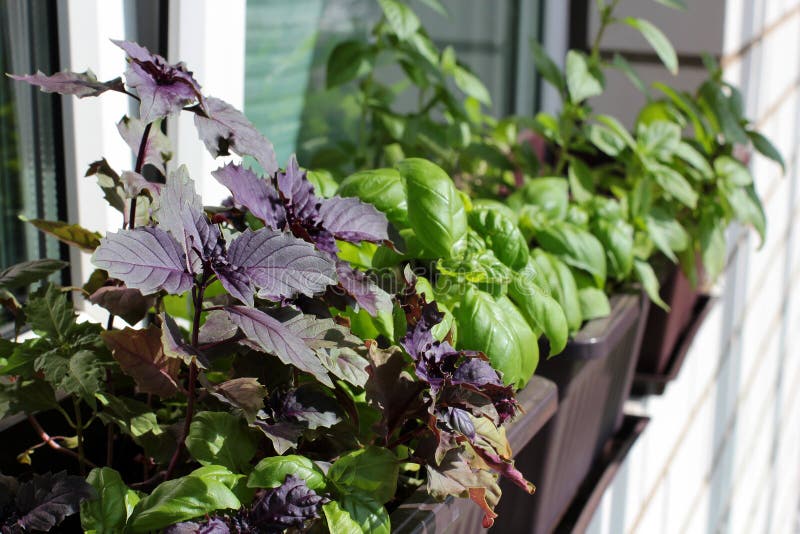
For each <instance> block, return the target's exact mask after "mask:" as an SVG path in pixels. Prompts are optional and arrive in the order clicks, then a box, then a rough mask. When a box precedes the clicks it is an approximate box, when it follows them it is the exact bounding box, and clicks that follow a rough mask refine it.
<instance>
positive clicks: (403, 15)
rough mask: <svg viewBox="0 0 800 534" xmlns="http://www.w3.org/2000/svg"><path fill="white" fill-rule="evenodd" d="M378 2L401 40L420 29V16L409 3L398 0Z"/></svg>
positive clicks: (381, 0) (379, 0)
mask: <svg viewBox="0 0 800 534" xmlns="http://www.w3.org/2000/svg"><path fill="white" fill-rule="evenodd" d="M378 3H379V4H380V6H381V9H382V10H383V15H384V16H385V17H386V21H387V22H388V23H389V26H390V27H391V28H392V31H393V32H394V33H395V35H397V37H398V38H399V39H400V40H401V41H404V40H406V39H408V38H409V37H411V35H412V34H413V33H416V31H417V30H418V29H419V26H420V24H419V18H417V15H416V14H414V12H413V11H412V10H411V8H410V7H408V6H407V5H405V4H403V3H402V2H399V1H397V0H378Z"/></svg>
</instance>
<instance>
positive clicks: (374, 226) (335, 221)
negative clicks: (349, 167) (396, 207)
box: [319, 197, 389, 243]
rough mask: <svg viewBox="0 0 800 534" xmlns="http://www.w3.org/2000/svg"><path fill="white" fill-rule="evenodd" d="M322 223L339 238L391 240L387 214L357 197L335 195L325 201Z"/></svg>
mask: <svg viewBox="0 0 800 534" xmlns="http://www.w3.org/2000/svg"><path fill="white" fill-rule="evenodd" d="M319 213H320V217H321V219H322V224H323V226H324V227H325V229H326V230H328V231H329V232H331V233H332V234H333V235H334V236H336V238H337V239H341V240H342V241H350V242H352V243H357V242H360V241H370V242H372V243H388V242H389V221H388V220H387V219H386V215H384V214H383V213H382V212H380V211H378V210H377V209H375V206H373V205H372V204H366V203H364V202H362V201H361V200H359V199H357V198H355V197H352V198H351V197H348V198H341V197H333V198H329V199H326V200H324V201H323V203H322V207H321V208H320V210H319Z"/></svg>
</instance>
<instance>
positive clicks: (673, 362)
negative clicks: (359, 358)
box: [631, 295, 716, 396]
mask: <svg viewBox="0 0 800 534" xmlns="http://www.w3.org/2000/svg"><path fill="white" fill-rule="evenodd" d="M715 301H716V299H715V298H714V297H711V296H709V295H700V296H699V297H698V298H697V300H696V301H695V303H694V309H693V310H692V311H691V317H690V319H689V324H688V325H687V326H686V328H685V329H684V330H683V332H681V335H680V337H679V338H678V340H677V341H676V344H675V348H674V349H673V351H672V355H671V356H670V357H669V359H668V361H667V366H666V368H665V369H664V371H663V372H661V373H643V372H640V371H639V370H638V369H637V370H636V375H634V377H633V387H632V388H631V395H634V396H643V395H661V394H663V393H664V391H665V390H666V388H667V384H669V383H670V382H672V381H673V380H675V378H677V377H678V374H679V373H680V371H681V368H682V367H683V362H684V360H685V359H686V355H687V353H688V352H689V349H690V348H691V346H692V341H694V337H695V336H696V335H697V331H698V330H700V326H702V324H703V322H704V321H705V320H706V317H707V316H708V312H710V311H711V308H712V307H713V306H714V302H715ZM642 350H644V347H642Z"/></svg>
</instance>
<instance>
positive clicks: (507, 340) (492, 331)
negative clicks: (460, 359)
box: [453, 286, 522, 385]
mask: <svg viewBox="0 0 800 534" xmlns="http://www.w3.org/2000/svg"><path fill="white" fill-rule="evenodd" d="M453 316H454V317H455V320H456V323H457V324H458V332H459V335H458V338H459V339H458V348H461V349H468V350H479V351H481V352H483V353H484V354H486V356H488V358H489V361H490V362H491V364H492V367H494V368H495V369H496V370H498V371H499V372H500V373H501V374H502V375H503V382H504V383H505V384H506V385H510V384H516V383H517V382H518V381H519V380H520V379H522V372H521V360H522V355H521V352H520V351H521V347H520V345H519V339H518V338H517V336H516V335H515V334H514V331H513V328H512V326H511V325H510V324H509V323H508V321H507V319H506V315H505V313H504V312H503V308H502V307H501V306H500V305H499V304H498V303H497V301H495V299H494V298H493V297H492V296H491V295H490V294H488V293H485V292H483V291H480V290H479V289H476V288H475V287H473V286H467V288H466V291H465V293H464V294H463V296H462V297H461V301H460V302H459V303H458V304H457V305H456V306H455V308H454V309H453Z"/></svg>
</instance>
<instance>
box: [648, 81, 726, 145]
mask: <svg viewBox="0 0 800 534" xmlns="http://www.w3.org/2000/svg"><path fill="white" fill-rule="evenodd" d="M653 87H654V88H655V89H658V90H659V91H661V92H662V93H664V94H665V95H666V96H667V98H669V100H670V102H671V103H672V104H673V105H674V106H675V107H676V108H678V109H679V110H680V111H681V112H683V114H684V115H686V117H688V118H689V120H690V121H691V122H692V128H693V130H694V132H693V133H694V135H695V137H696V138H697V140H698V141H699V142H700V143H701V144H702V145H703V147H704V148H705V149H706V150H708V151H711V150H712V148H713V147H712V145H713V141H714V139H713V137H714V136H713V134H712V133H711V132H709V130H708V127H707V124H706V122H705V121H704V120H703V117H702V114H701V112H700V108H698V106H697V104H696V103H695V101H694V98H693V97H692V96H690V95H689V94H688V93H685V92H682V91H676V90H675V89H673V88H672V87H670V86H668V85H666V84H664V83H661V82H655V83H653Z"/></svg>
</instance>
